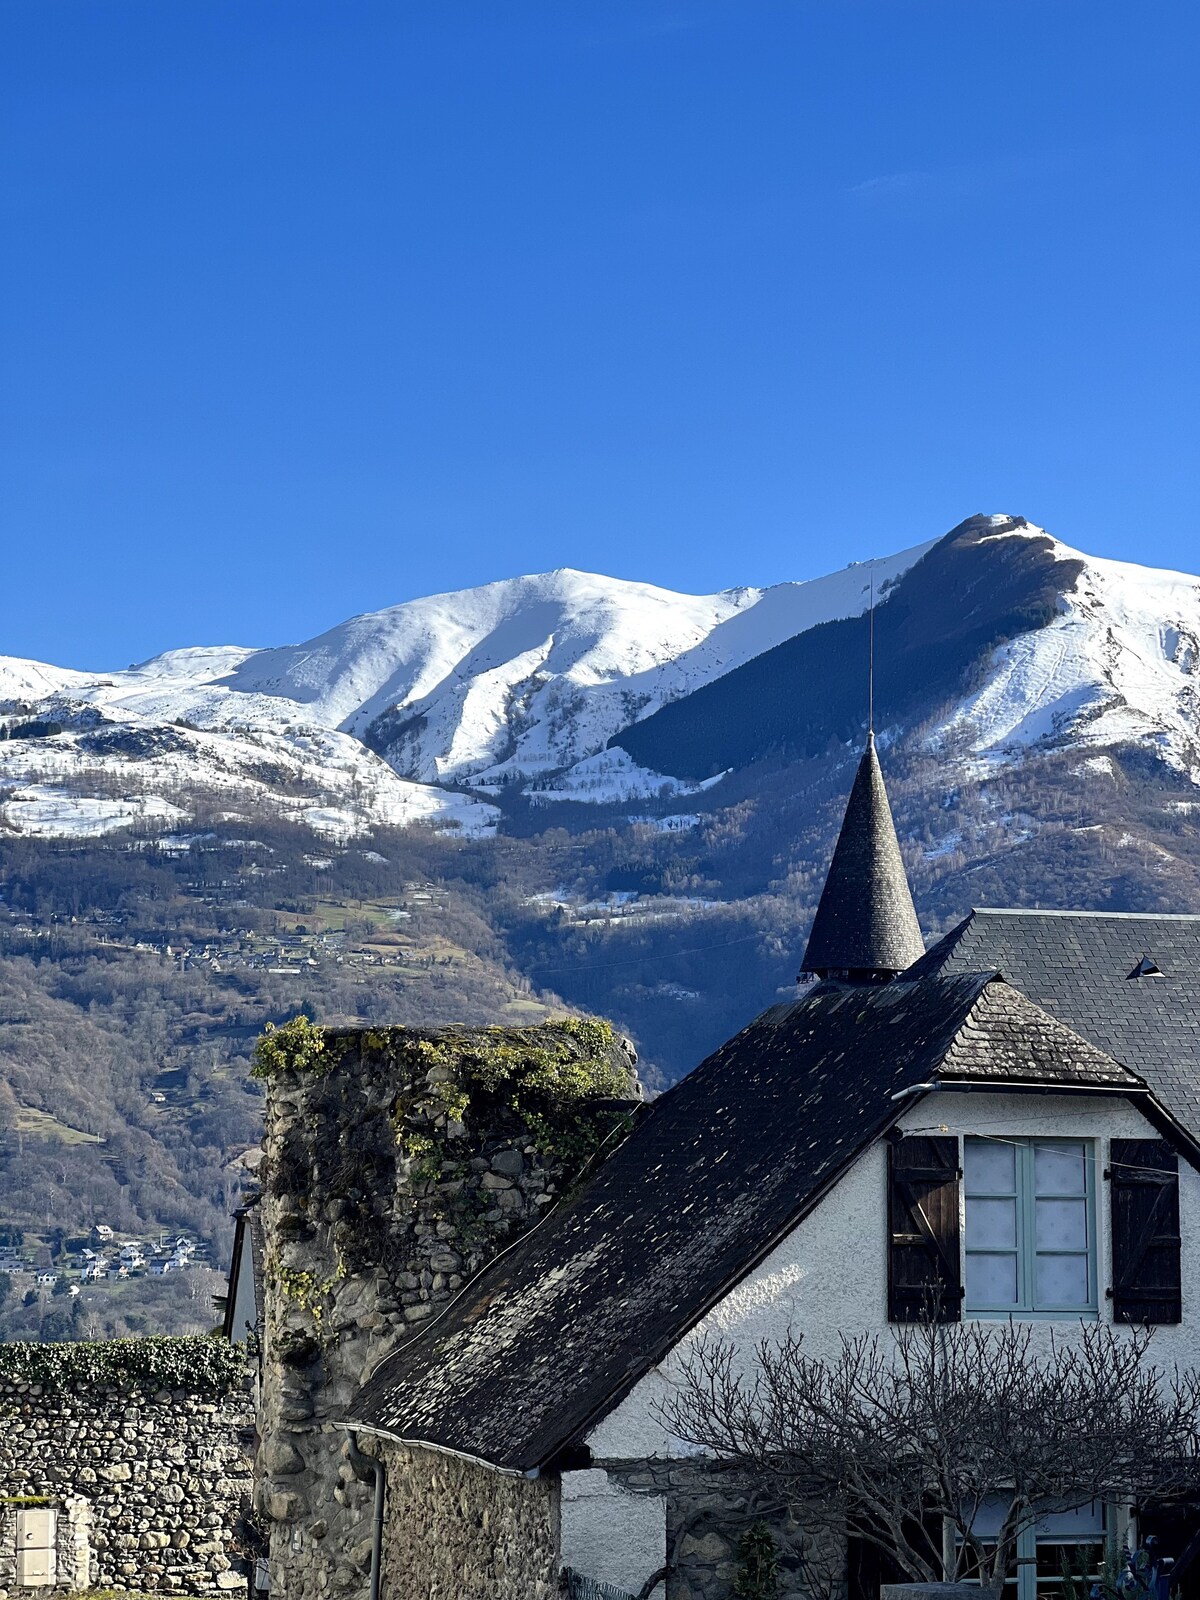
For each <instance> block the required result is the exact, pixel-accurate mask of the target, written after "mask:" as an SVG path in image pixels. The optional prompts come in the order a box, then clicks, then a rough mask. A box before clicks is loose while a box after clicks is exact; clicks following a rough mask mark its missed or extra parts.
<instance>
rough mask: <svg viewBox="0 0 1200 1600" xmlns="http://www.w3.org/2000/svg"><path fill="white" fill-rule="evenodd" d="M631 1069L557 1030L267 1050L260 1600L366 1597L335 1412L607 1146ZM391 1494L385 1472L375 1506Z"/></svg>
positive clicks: (606, 1039) (364, 1558) (340, 1037)
mask: <svg viewBox="0 0 1200 1600" xmlns="http://www.w3.org/2000/svg"><path fill="white" fill-rule="evenodd" d="M306 1030H307V1031H306ZM283 1034H284V1030H280V1034H279V1035H278V1036H277V1037H278V1038H279V1039H280V1040H282V1038H283ZM262 1060H263V1057H262V1056H261V1054H260V1061H262ZM633 1064H634V1057H633V1053H632V1050H631V1049H630V1048H629V1047H628V1046H627V1045H625V1044H624V1042H623V1041H621V1040H619V1039H617V1038H616V1037H615V1036H614V1035H613V1034H612V1033H611V1030H608V1029H606V1028H605V1027H604V1026H603V1025H601V1024H596V1023H579V1022H575V1021H572V1020H567V1021H565V1022H563V1023H560V1024H547V1025H543V1026H541V1027H535V1028H526V1029H498V1028H497V1029H478V1030H444V1031H441V1032H426V1031H420V1030H410V1029H405V1028H390V1029H384V1030H378V1031H368V1032H363V1031H354V1032H350V1031H345V1030H330V1031H328V1032H325V1033H321V1032H320V1031H319V1030H316V1029H311V1030H309V1029H307V1025H305V1026H304V1027H300V1026H296V1028H295V1029H294V1031H293V1034H292V1036H291V1039H290V1041H289V1047H288V1049H286V1050H280V1051H278V1052H277V1053H270V1054H268V1055H267V1056H266V1059H265V1062H264V1070H263V1072H262V1075H263V1076H264V1077H266V1079H267V1082H268V1097H267V1108H266V1134H265V1140H264V1150H265V1156H264V1162H263V1166H262V1169H261V1172H262V1178H263V1199H262V1202H261V1214H262V1221H263V1228H264V1236H265V1239H266V1264H265V1265H266V1272H265V1290H266V1307H265V1331H264V1348H263V1387H262V1409H261V1414H260V1429H261V1432H262V1436H263V1442H262V1447H261V1450H260V1454H259V1478H260V1483H259V1505H260V1507H261V1509H262V1511H263V1512H264V1513H265V1515H266V1517H267V1519H268V1521H269V1522H270V1524H271V1579H272V1590H273V1594H274V1597H275V1600H326V1597H329V1596H335V1597H340V1596H345V1597H347V1600H349V1597H351V1596H355V1595H358V1594H361V1593H365V1592H366V1586H367V1582H368V1574H369V1571H370V1558H371V1533H372V1483H371V1475H370V1473H369V1471H366V1470H364V1468H363V1464H362V1458H361V1454H360V1451H366V1450H369V1449H370V1444H369V1441H366V1440H359V1441H354V1440H352V1439H351V1438H350V1437H349V1436H348V1435H347V1434H346V1432H345V1431H344V1429H342V1428H341V1427H340V1426H339V1422H340V1420H341V1419H342V1418H343V1417H345V1416H347V1415H348V1414H349V1410H350V1404H351V1401H352V1400H353V1397H354V1395H355V1392H356V1390H357V1388H358V1386H359V1384H360V1382H361V1381H362V1378H363V1377H364V1375H365V1374H366V1373H367V1371H368V1370H369V1369H370V1368H371V1367H373V1366H374V1365H375V1364H376V1363H377V1362H378V1361H379V1360H380V1359H381V1358H382V1357H383V1356H384V1355H386V1354H387V1353H388V1352H390V1351H391V1350H392V1349H393V1348H395V1346H396V1345H397V1344H398V1343H399V1342H400V1341H401V1340H402V1339H403V1338H405V1337H406V1336H408V1335H411V1334H412V1333H414V1332H415V1331H416V1330H417V1329H419V1328H420V1326H421V1325H422V1324H423V1323H424V1322H425V1321H426V1320H427V1319H428V1318H429V1317H431V1316H432V1315H433V1314H434V1313H435V1311H436V1308H437V1306H438V1305H439V1304H441V1303H443V1302H445V1301H446V1300H448V1299H449V1298H450V1297H451V1296H452V1295H453V1294H454V1293H455V1292H456V1291H457V1290H458V1289H459V1288H461V1287H462V1285H463V1284H464V1283H465V1282H466V1281H467V1279H468V1278H469V1277H470V1276H471V1274H472V1273H474V1272H476V1271H478V1270H479V1268H480V1267H481V1266H482V1265H483V1264H484V1263H485V1262H486V1261H487V1260H489V1259H490V1258H491V1257H492V1256H493V1255H494V1254H495V1253H496V1252H497V1251H498V1250H499V1249H501V1248H502V1247H503V1246H504V1245H505V1244H507V1243H509V1242H510V1241H511V1240H513V1239H515V1238H516V1237H517V1236H518V1235H519V1234H520V1233H521V1231H523V1230H524V1229H525V1228H528V1227H529V1226H531V1225H532V1224H533V1223H535V1222H536V1221H537V1220H538V1218H539V1217H541V1216H542V1215H543V1214H544V1213H545V1211H546V1210H547V1208H548V1207H549V1206H551V1205H552V1204H553V1202H554V1200H555V1198H556V1197H557V1196H558V1195H559V1194H561V1193H562V1192H563V1190H564V1188H565V1187H566V1186H567V1185H568V1184H569V1183H570V1181H571V1180H572V1178H573V1176H574V1175H575V1174H576V1173H577V1172H578V1170H579V1168H580V1166H581V1164H582V1163H583V1162H584V1161H586V1159H587V1158H588V1155H589V1152H590V1151H591V1150H593V1149H594V1148H595V1146H596V1145H597V1144H598V1143H599V1142H600V1141H602V1140H605V1139H607V1140H610V1141H611V1140H612V1139H615V1138H616V1137H619V1136H620V1132H621V1129H622V1128H623V1127H625V1126H627V1124H628V1106H629V1101H630V1100H631V1099H635V1098H637V1097H639V1096H640V1087H639V1086H638V1084H637V1079H636V1076H635V1075H634V1072H633ZM618 1102H619V1103H618ZM403 1494H404V1488H403V1485H398V1484H397V1483H396V1481H395V1478H394V1476H393V1478H392V1481H391V1487H390V1503H391V1505H392V1506H394V1504H395V1502H396V1498H397V1496H403ZM390 1516H391V1510H390V1509H389V1517H390ZM427 1593H428V1591H427V1589H425V1588H417V1589H414V1590H412V1591H411V1594H412V1596H413V1600H425V1596H426V1595H427ZM389 1600H409V1592H408V1591H406V1590H404V1589H403V1588H400V1587H394V1588H392V1589H391V1590H390V1591H389Z"/></svg>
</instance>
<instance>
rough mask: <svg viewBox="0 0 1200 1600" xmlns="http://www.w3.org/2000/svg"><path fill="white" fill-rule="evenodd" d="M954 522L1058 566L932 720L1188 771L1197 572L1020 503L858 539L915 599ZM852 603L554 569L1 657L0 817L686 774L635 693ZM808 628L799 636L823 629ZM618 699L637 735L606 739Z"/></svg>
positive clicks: (444, 813)
mask: <svg viewBox="0 0 1200 1600" xmlns="http://www.w3.org/2000/svg"><path fill="white" fill-rule="evenodd" d="M964 529H966V530H968V531H969V537H968V538H966V539H965V541H964V537H963V530H964ZM956 537H957V538H958V546H957V547H956V548H958V549H959V550H960V552H961V550H963V549H965V550H967V555H966V556H965V557H963V558H962V559H965V560H966V561H967V563H968V567H969V563H970V561H972V560H981V559H982V558H981V557H979V556H978V555H977V554H973V553H972V552H978V551H980V550H983V549H984V547H985V546H987V547H989V548H988V559H989V560H992V561H993V566H994V557H995V554H996V551H997V550H999V551H1000V553H1001V555H1002V556H1004V557H1005V558H1006V559H1007V558H1008V557H1009V556H1010V555H1011V558H1012V565H1013V567H1014V570H1015V569H1016V568H1017V567H1018V566H1019V565H1020V557H1021V552H1022V548H1023V547H1024V548H1028V542H1029V541H1030V540H1033V541H1036V542H1037V548H1038V551H1039V559H1040V560H1041V562H1042V566H1043V568H1044V569H1046V570H1048V571H1050V573H1051V575H1052V577H1053V576H1054V575H1055V574H1057V575H1058V576H1057V577H1056V578H1054V583H1055V588H1054V591H1053V601H1054V603H1053V604H1052V605H1051V606H1050V608H1049V609H1048V611H1047V613H1046V616H1045V617H1040V618H1038V619H1037V620H1036V621H1035V622H1034V623H1032V624H1030V625H1028V626H1024V627H1023V628H1021V629H1018V630H1016V631H1015V633H1014V635H1013V636H1012V637H1007V638H1006V641H1005V642H1004V643H1002V644H1001V645H1000V646H999V648H998V649H996V650H995V651H994V652H993V653H992V655H991V656H990V658H989V660H988V663H987V670H986V672H985V673H984V674H983V681H982V683H979V682H978V681H977V682H976V684H975V686H974V688H973V689H972V692H971V693H970V694H969V695H968V696H966V697H965V698H962V699H960V701H959V702H958V703H957V704H956V705H954V707H953V708H952V710H951V711H950V714H949V715H948V717H944V718H943V723H942V731H943V732H944V731H945V729H946V728H949V727H954V728H957V729H959V730H960V733H965V736H966V739H967V741H968V742H969V743H970V745H971V746H973V748H974V750H975V751H976V753H977V755H978V757H979V759H980V760H981V761H984V762H990V763H995V762H1005V761H1015V760H1019V759H1020V758H1021V753H1022V751H1023V750H1027V749H1028V748H1029V747H1030V746H1032V745H1044V744H1045V743H1046V742H1047V741H1049V742H1062V741H1069V742H1078V743H1081V744H1088V745H1097V746H1104V745H1114V744H1119V743H1122V742H1129V741H1152V742H1153V744H1154V747H1155V748H1156V749H1157V750H1158V751H1159V752H1160V753H1161V755H1162V756H1163V757H1164V758H1165V759H1166V760H1168V761H1169V762H1170V763H1171V764H1172V765H1174V766H1175V767H1177V768H1178V769H1180V770H1181V771H1185V772H1187V773H1188V775H1189V776H1190V777H1191V778H1192V779H1193V781H1200V753H1198V738H1197V726H1198V723H1197V719H1198V715H1200V706H1198V703H1197V698H1196V666H1197V659H1198V656H1200V580H1197V579H1196V578H1193V577H1189V576H1187V575H1185V574H1180V573H1168V572H1160V571H1156V570H1154V569H1151V568H1146V567H1140V566H1134V565H1131V564H1128V563H1123V562H1115V561H1106V560H1098V559H1095V558H1092V557H1089V556H1084V555H1081V554H1080V553H1079V552H1077V551H1074V550H1071V549H1069V548H1068V547H1067V546H1065V545H1062V544H1059V543H1057V542H1056V541H1052V540H1049V539H1048V538H1047V536H1045V535H1044V534H1043V533H1042V531H1041V530H1040V529H1037V528H1034V527H1033V526H1032V525H1030V524H1028V523H1025V522H1023V521H1022V520H1021V519H1019V518H1008V517H991V518H975V519H971V521H970V522H969V523H966V524H963V525H961V527H960V528H959V529H956V530H954V531H953V532H952V533H951V534H950V535H947V536H946V539H945V540H941V541H929V542H927V543H924V544H918V545H915V546H913V547H911V548H908V549H905V550H903V551H901V552H900V553H899V554H897V555H894V556H891V557H889V558H887V559H885V560H881V561H878V562H876V563H874V582H875V586H876V591H877V594H879V595H880V596H881V597H882V600H883V605H884V606H885V607H888V606H894V607H897V608H899V612H898V613H897V614H900V613H903V612H904V611H905V608H906V607H907V608H908V610H910V611H911V610H913V608H914V606H916V607H917V609H919V606H920V603H921V602H922V596H923V590H922V585H924V587H925V589H926V590H927V589H928V587H929V585H930V584H931V583H934V582H936V581H939V580H938V579H937V578H936V576H935V575H936V573H937V572H938V571H939V570H940V569H939V568H938V567H937V562H936V558H931V559H930V560H929V561H926V560H923V558H924V557H926V556H927V555H929V553H930V552H931V551H933V550H935V549H938V550H943V549H945V548H946V546H947V541H951V540H954V539H955V538H956ZM980 570H982V568H981V569H980ZM990 570H991V569H989V571H990ZM967 587H968V588H969V587H970V586H969V584H968V586H967ZM924 599H925V600H927V599H928V595H924ZM945 599H946V597H943V600H945ZM985 600H986V597H985ZM867 602H868V570H867V568H865V567H863V566H851V567H848V568H845V569H843V570H842V571H840V572H836V573H833V574H830V575H829V576H828V577H824V578H818V579H814V580H812V581H810V582H806V583H782V584H777V585H775V586H773V587H770V588H766V589H755V588H739V589H731V590H726V591H723V592H722V593H720V594H713V595H691V594H685V593H676V592H674V591H672V590H667V589H661V588H656V587H654V586H652V585H649V584H641V583H632V582H626V581H623V580H620V579H615V578H605V577H599V576H596V575H594V574H590V573H582V572H575V571H572V570H570V569H561V570H559V571H556V572H551V573H544V574H540V575H537V576H531V577H521V578H512V579H508V580H505V581H503V582H499V583H491V584H486V585H483V586H482V587H480V588H476V589H466V590H461V591H458V592H456V593H452V594H445V595H434V596H431V597H429V598H426V599H418V600H410V601H406V602H404V603H402V604H400V605H395V606H391V607H389V608H387V609H386V610H383V611H377V612H371V613H368V614H366V615H364V616H360V617H355V618H352V619H351V620H350V621H348V622H344V623H341V624H339V625H338V626H337V627H334V628H331V629H330V630H329V631H328V632H326V633H324V634H321V635H320V636H318V637H317V638H315V639H311V640H309V641H307V642H306V643H303V644H298V645H287V646H282V647H277V648H270V649H259V650H255V649H249V648H243V647H235V646H217V647H195V648H186V649H179V650H172V651H169V652H167V653H166V654H164V655H162V656H158V657H155V658H154V659H153V660H150V661H147V662H145V663H143V664H142V665H141V666H139V667H136V668H131V669H129V670H127V671H122V672H113V673H106V674H99V675H91V674H87V673H82V672H76V671H71V670H67V669H60V668H57V667H53V666H47V665H43V664H41V663H39V662H31V661H21V660H14V659H11V658H0V734H4V735H6V737H3V738H0V824H2V825H3V826H5V827H7V828H8V829H11V830H15V831H17V832H21V833H37V834H61V833H72V832H82V833H100V832H106V831H111V830H112V829H114V828H119V827H122V826H126V825H129V824H130V823H133V822H144V823H146V824H155V825H157V826H161V827H162V828H165V829H170V828H172V827H182V826H184V825H185V824H186V823H187V822H188V821H189V820H190V819H192V818H193V817H195V816H196V815H197V813H198V811H200V810H201V809H203V808H205V807H206V808H207V810H208V813H209V814H214V815H215V814H218V813H216V812H215V811H214V809H213V808H214V807H218V806H219V807H222V808H224V811H225V813H226V814H229V815H238V814H241V813H242V812H244V811H246V810H247V809H251V808H254V807H263V806H265V807H268V808H269V809H272V810H274V811H276V812H278V813H280V814H283V815H286V816H291V817H294V818H296V819H297V820H299V821H303V822H307V823H308V824H309V825H310V826H313V827H315V828H316V829H318V830H323V831H326V832H328V833H332V834H341V835H349V834H352V833H355V832H360V831H362V830H364V829H367V828H370V827H373V826H377V825H383V824H390V825H404V824H408V823H413V822H425V823H429V824H432V825H434V826H443V827H444V826H451V827H455V828H459V829H463V830H466V831H468V832H476V833H479V832H488V831H490V830H492V829H494V827H495V826H496V824H497V820H498V817H499V815H500V813H499V811H498V810H497V807H496V805H495V804H493V803H491V802H493V801H496V800H502V799H503V797H504V795H505V794H506V793H509V792H513V793H518V792H519V793H524V794H527V795H529V796H531V797H532V798H534V799H541V800H543V801H549V800H551V799H555V800H561V799H571V800H576V801H580V802H586V801H588V800H605V801H609V802H629V803H631V804H633V803H637V804H639V805H643V806H644V804H645V803H646V802H647V801H650V800H654V799H655V798H661V799H670V798H673V797H675V796H679V795H685V794H694V793H695V792H696V791H697V790H699V789H700V788H702V787H708V786H709V784H711V783H712V782H714V781H715V779H701V778H696V777H692V778H682V777H679V776H671V767H670V765H669V763H666V762H663V763H662V764H659V763H657V762H656V761H655V760H654V759H652V758H653V755H654V737H653V735H654V730H655V728H656V726H657V723H658V722H659V721H660V720H661V718H657V717H656V716H655V714H656V713H658V712H660V711H661V709H662V708H663V707H672V708H675V707H678V706H680V705H681V704H684V703H687V702H688V701H689V699H690V697H691V696H693V695H697V701H696V704H697V706H702V705H703V704H704V703H705V702H704V697H703V695H702V694H699V691H702V690H705V686H707V685H713V684H716V683H717V682H718V681H723V680H727V682H728V685H729V686H730V688H731V689H732V690H734V691H735V692H736V686H737V684H738V683H739V682H740V681H741V676H740V675H741V674H746V673H750V672H752V671H753V668H752V667H750V666H748V665H747V664H749V663H753V662H755V661H757V660H758V658H760V657H764V656H766V655H767V653H768V652H772V651H775V650H777V647H779V646H781V645H783V644H784V642H785V641H790V640H795V639H796V638H797V636H800V635H805V634H807V632H808V630H810V629H813V628H815V627H817V626H818V625H819V624H827V623H834V622H838V620H839V619H847V618H854V617H858V616H860V615H861V614H862V613H863V611H864V610H865V609H866V606H867ZM950 604H951V606H953V604H954V602H953V598H952V597H951V598H950ZM972 604H974V605H975V606H976V607H978V604H979V600H978V597H976V598H975V599H974V600H973V601H972ZM882 615H883V613H882V611H881V618H882ZM858 626H861V624H859V625H858ZM812 637H813V639H814V641H816V644H815V646H814V647H815V648H819V646H820V641H822V640H823V639H824V637H825V635H824V634H820V635H813V636H812ZM768 659H770V658H769V657H768ZM805 690H806V692H807V693H810V694H811V693H816V694H817V695H818V696H819V694H820V692H821V689H820V685H819V683H814V684H812V685H805ZM708 692H709V693H711V692H712V691H711V690H710V691H708ZM672 715H675V712H674V710H672ZM647 719H652V720H647ZM914 720H915V719H914ZM634 724H637V725H644V726H642V727H641V728H640V731H641V732H642V734H643V738H642V743H643V745H646V746H647V747H648V749H649V756H647V755H646V754H644V753H643V752H642V747H641V746H639V747H638V753H637V755H636V757H635V756H631V755H630V754H629V752H628V751H626V750H624V749H622V748H617V747H610V741H612V740H614V739H615V738H616V737H617V736H619V735H621V734H622V732H623V730H626V729H628V728H630V726H631V725H634ZM938 736H939V735H938V734H937V733H936V732H935V734H934V737H935V738H936V737H938Z"/></svg>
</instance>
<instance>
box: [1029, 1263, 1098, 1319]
mask: <svg viewBox="0 0 1200 1600" xmlns="http://www.w3.org/2000/svg"><path fill="white" fill-rule="evenodd" d="M1037 1299H1038V1304H1039V1305H1040V1306H1043V1307H1045V1306H1067V1307H1071V1306H1086V1305H1087V1303H1088V1300H1089V1299H1090V1296H1089V1294H1088V1271H1087V1257H1086V1256H1039V1257H1038V1258H1037Z"/></svg>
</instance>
